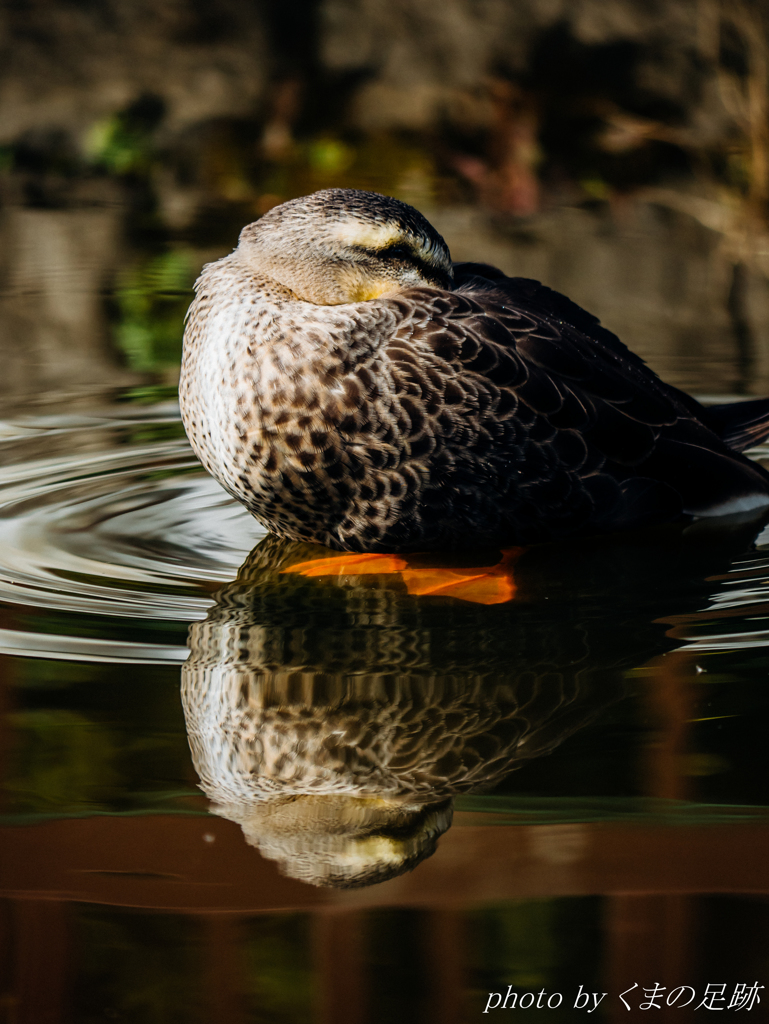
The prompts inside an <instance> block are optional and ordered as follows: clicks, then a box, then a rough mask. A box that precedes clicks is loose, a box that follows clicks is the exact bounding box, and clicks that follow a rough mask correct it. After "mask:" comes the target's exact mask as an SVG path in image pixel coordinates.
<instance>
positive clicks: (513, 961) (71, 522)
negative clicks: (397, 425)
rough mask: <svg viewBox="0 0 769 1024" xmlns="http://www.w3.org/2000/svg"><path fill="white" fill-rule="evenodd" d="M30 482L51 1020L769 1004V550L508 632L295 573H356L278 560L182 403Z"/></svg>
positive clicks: (1, 618) (351, 578)
mask: <svg viewBox="0 0 769 1024" xmlns="http://www.w3.org/2000/svg"><path fill="white" fill-rule="evenodd" d="M756 454H757V455H758V456H760V455H761V454H762V453H761V452H757V453H756ZM767 454H769V453H767ZM0 461H2V465H3V468H2V470H1V471H0V602H2V603H1V604H0V673H1V674H0V680H1V681H2V696H0V701H1V703H0V710H2V719H1V721H2V725H1V726H0V728H2V730H3V742H2V746H1V748H0V749H2V751H3V753H2V760H1V761H0V769H1V770H2V791H1V792H2V795H1V796H0V800H2V815H3V821H2V825H1V826H0V827H1V828H2V832H3V840H2V851H3V852H2V853H0V862H2V877H3V879H4V892H5V896H6V899H5V901H4V904H3V906H4V911H3V913H4V914H5V918H4V920H5V925H4V927H5V928H6V931H7V934H8V935H9V936H10V941H11V942H12V943H13V948H14V950H15V953H14V957H15V960H14V962H15V963H16V964H17V965H20V966H18V967H17V969H16V970H17V976H16V981H15V982H14V983H13V984H14V985H15V988H14V989H13V991H16V992H18V991H21V990H22V989H23V985H22V981H23V984H24V985H27V986H31V987H30V988H29V992H30V993H34V992H36V991H37V989H36V985H35V984H34V978H35V977H37V976H38V975H39V974H40V972H41V971H47V972H48V973H47V975H46V978H47V980H46V983H45V985H44V986H42V988H41V991H40V992H38V993H37V994H36V995H34V994H28V996H26V997H25V999H26V1000H27V1003H26V1005H27V1006H28V1008H29V1012H33V1011H34V1012H35V1013H37V1014H38V1018H37V1019H51V1020H59V1019H61V1020H65V1019H74V1020H78V1021H79V1020H83V1021H91V1020H94V1021H95V1020H103V1019H113V1018H114V1019H125V1020H137V1021H141V1020H148V1019H153V1020H155V1019H156V1020H163V1021H165V1020H177V1019H178V1020H180V1021H181V1020H184V1021H187V1020H198V1019H200V1020H210V1019H217V1020H219V1019H221V1020H225V1019H226V1020H230V1019H232V1020H258V1021H261V1020H270V1021H273V1020H275V1021H299V1020H311V1019H312V1020H315V1019H319V1020H320V1019H323V1020H341V1019H345V1020H346V1019H349V1020H381V1021H389V1020H392V1019H395V1017H396V1016H399V1017H403V1018H404V1019H407V1020H412V1019H413V1020H428V1019H435V1020H438V1019H441V1020H457V1021H459V1020H465V1019H466V1020H476V1019H481V1018H480V1014H481V1013H482V1011H483V1008H484V1006H485V1005H486V1001H487V999H488V998H489V994H490V993H491V992H494V991H497V990H499V991H506V990H507V989H506V986H507V985H512V986H513V987H514V989H515V990H516V991H518V992H519V993H523V992H525V991H528V990H534V989H536V991H539V990H540V989H541V988H543V987H544V988H545V989H547V991H548V992H555V991H559V992H561V993H562V994H564V997H565V1002H564V1004H563V1007H562V1008H560V1009H558V1010H552V1011H551V1012H553V1013H556V1014H559V1015H560V1016H561V1017H564V1018H565V1017H570V1016H572V1015H574V1014H575V1013H576V1011H575V1010H574V1009H573V1006H572V1004H573V1002H574V999H573V998H572V996H571V995H569V994H570V993H576V992H577V990H578V986H579V985H580V984H582V985H584V986H592V988H593V989H595V990H599V989H600V990H601V991H607V992H609V995H608V996H607V997H606V1000H605V1004H604V1007H602V1008H601V1010H600V1011H599V1012H600V1013H603V1014H604V1016H605V1017H613V1016H615V1015H617V1014H618V1013H619V1011H622V1012H623V1013H624V1012H626V1011H625V1010H624V1007H623V1006H622V1005H621V1004H620V1003H619V1001H618V993H619V992H621V991H624V989H625V988H627V987H628V985H629V984H632V983H634V982H635V981H637V982H639V984H641V985H643V984H651V983H652V982H653V981H659V980H660V979H663V980H665V979H667V984H669V985H670V986H671V987H674V986H675V985H679V984H684V983H687V984H689V983H690V984H692V985H695V984H696V985H698V986H699V989H701V990H702V991H704V986H705V984H707V983H709V982H712V981H716V980H718V981H722V980H724V979H726V981H727V982H728V983H729V985H730V986H731V987H732V989H733V988H734V985H736V984H737V983H741V982H743V981H744V982H749V983H751V984H752V983H753V982H754V981H755V980H756V978H758V980H759V981H763V980H764V973H762V972H765V971H766V965H767V960H766V956H767V950H769V917H768V916H767V913H766V909H765V902H764V901H763V898H762V899H758V898H757V896H756V895H755V894H757V893H758V892H766V890H767V888H769V886H768V885H767V877H766V869H765V863H766V855H767V854H768V853H769V810H767V805H769V781H768V780H769V772H767V767H769V766H768V765H767V759H768V758H769V748H768V747H767V744H766V742H765V737H766V730H765V712H766V709H767V703H769V697H767V688H766V670H767V664H768V663H769V655H768V654H767V650H768V648H767V642H768V640H769V618H768V616H769V604H768V602H767V597H766V588H767V580H769V533H765V532H763V530H762V527H761V524H753V525H748V526H743V527H741V528H733V529H720V530H707V529H703V528H696V529H689V530H686V531H682V530H681V529H679V528H677V527H676V528H670V529H664V530H659V531H656V532H653V533H649V534H643V535H638V536H633V537H626V538H619V539H617V538H610V539H603V540H592V541H584V540H583V541H579V542H569V543H566V544H560V545H551V546H545V547H541V548H533V549H529V550H528V551H526V552H523V553H522V554H520V555H519V556H516V559H515V561H514V564H513V565H512V567H511V570H510V572H511V576H510V579H511V581H512V591H511V592H513V597H512V600H509V601H500V602H498V603H493V604H486V603H482V602H480V601H478V600H462V599H460V598H458V597H456V596H454V597H452V596H446V594H444V595H443V596H441V595H440V594H438V593H432V594H430V593H417V592H414V587H413V586H410V585H409V582H408V579H407V575H404V573H403V572H402V571H395V572H387V573H370V572H368V573H366V572H362V571H361V572H358V571H352V570H351V571H345V572H344V573H342V574H341V575H340V574H333V573H331V572H330V571H329V572H328V573H327V574H322V575H320V576H312V575H310V576H307V575H302V574H301V573H298V572H290V573H287V572H285V570H286V569H287V568H291V567H294V566H296V565H297V564H300V565H301V564H304V563H305V562H307V561H309V560H311V559H313V558H316V557H320V555H322V554H323V553H322V552H318V551H317V550H314V549H313V548H312V547H311V546H308V545H292V544H288V543H285V542H280V541H277V540H276V539H275V538H270V537H265V535H264V532H263V531H262V530H261V528H260V527H259V526H258V524H256V523H255V521H254V520H253V519H252V518H251V517H250V516H249V515H248V514H247V513H246V512H244V511H243V510H241V508H240V507H239V506H238V505H236V504H235V503H233V502H232V501H231V500H230V499H229V498H228V497H227V495H226V494H224V492H223V491H221V489H220V488H219V487H218V485H217V484H216V483H215V482H214V481H213V480H211V479H210V478H209V477H207V476H206V475H205V474H204V473H203V472H202V471H201V469H200V468H199V466H198V464H197V463H196V461H195V459H194V457H193V456H192V454H191V451H190V449H189V447H188V445H187V442H186V439H185V438H184V435H183V431H182V429H181V424H180V420H179V417H178V411H177V408H176V406H175V404H174V403H173V402H171V401H165V402H151V403H144V404H142V403H137V402H135V401H131V400H130V395H127V396H123V397H122V398H121V399H120V400H119V401H114V402H111V403H107V402H106V401H105V402H104V403H102V404H101V405H99V406H97V405H94V406H93V408H92V409H91V410H88V411H83V412H81V411H77V412H69V413H68V412H66V411H63V412H62V411H60V410H59V411H48V412H46V411H45V410H42V411H39V412H37V413H35V414H32V413H28V414H26V415H20V414H17V415H15V416H13V417H10V418H9V419H8V421H7V422H5V423H3V424H2V432H1V433H0ZM491 561H492V562H493V561H494V559H493V558H492V559H491ZM459 568H460V569H461V568H462V567H461V566H460V567H459ZM353 569H354V567H353ZM288 798H290V799H288ZM425 858H427V859H425ZM409 867H411V868H413V870H411V871H406V873H403V871H404V869H406V868H409ZM387 878H389V879H390V880H389V881H382V879H387ZM330 882H336V883H337V884H339V883H344V884H345V885H350V884H352V885H354V886H356V887H355V888H328V884H329V883H330ZM318 883H321V885H320V887H319V886H318ZM35 936H37V938H35ZM115 950H121V951H122V952H121V956H120V957H119V958H117V959H116V958H115V957H114V956H113V955H112V953H114V951H115ZM110 951H112V952H110ZM228 951H229V952H228ZM43 953H44V954H45V955H43ZM340 963H344V964H345V965H346V966H345V968H344V970H343V971H341V973H340ZM51 964H53V965H54V966H53V967H51V966H50V965H51ZM45 965H48V966H45ZM716 967H717V973H718V972H719V971H720V973H719V974H718V978H716V977H715V975H714V976H713V977H710V974H711V973H712V972H713V970H715V969H716ZM18 971H22V974H23V978H22V981H19V977H20V976H19V975H18ZM57 972H58V974H57ZM754 975H755V977H754ZM57 978H58V981H57V980H56V979H57ZM24 979H26V981H24ZM52 979H53V980H52ZM687 979H694V980H691V981H687ZM626 982H627V984H626ZM19 985H22V989H20V988H19ZM43 990H44V993H45V994H41V993H42V992H43ZM396 992H397V993H398V994H396ZM730 992H731V989H730ZM567 996H568V998H567ZM30 1000H31V1002H30ZM35 1000H38V1003H39V1006H38V1009H37V1010H34V1007H35V1006H37V1005H38V1004H37V1003H35ZM46 1000H47V1002H46ZM41 1007H42V1008H41ZM342 1008H346V1009H344V1014H343V1013H342ZM760 1009H761V1008H758V1012H757V1013H756V1015H757V1016H758V1014H759V1013H760ZM532 1012H534V1011H532ZM666 1012H668V1011H666ZM44 1014H48V1017H45V1015H44ZM110 1015H111V1016H110ZM29 1019H35V1018H33V1017H30V1018H29Z"/></svg>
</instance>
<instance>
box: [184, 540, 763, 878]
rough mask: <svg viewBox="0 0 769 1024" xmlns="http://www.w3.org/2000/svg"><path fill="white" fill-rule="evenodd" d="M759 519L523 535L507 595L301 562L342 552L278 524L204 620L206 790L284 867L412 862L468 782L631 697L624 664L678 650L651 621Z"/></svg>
mask: <svg viewBox="0 0 769 1024" xmlns="http://www.w3.org/2000/svg"><path fill="white" fill-rule="evenodd" d="M756 529H757V527H756V524H753V526H751V525H750V524H749V525H748V526H746V527H744V528H741V529H737V530H732V531H726V532H723V531H722V532H720V533H718V534H715V533H712V532H711V533H708V534H706V535H705V536H704V537H703V536H701V535H699V534H698V530H697V528H691V527H689V528H688V529H686V530H683V531H682V530H681V529H680V528H678V527H676V528H665V529H663V530H662V531H659V532H657V533H654V534H647V535H646V536H643V537H641V536H630V537H628V536H626V537H624V538H608V539H595V540H592V541H583V542H582V543H581V545H580V546H579V547H578V548H576V547H574V546H566V545H555V544H554V545H546V546H541V547H535V548H531V549H528V550H521V551H518V552H516V554H515V558H514V559H510V558H509V557H508V562H507V563H506V567H505V570H504V572H503V573H502V575H503V576H505V574H506V578H507V579H508V583H507V584H505V587H507V589H506V590H505V589H504V587H503V592H504V593H508V594H509V596H510V597H511V598H512V599H508V600H492V601H486V600H485V599H484V596H483V594H484V591H483V588H481V590H480V592H478V591H476V596H475V598H473V597H472V594H471V595H470V599H459V598H458V597H457V596H453V597H451V596H435V593H433V594H430V593H427V594H426V593H424V588H422V589H421V590H420V588H419V587H418V586H417V587H416V591H415V587H414V585H413V581H414V577H409V576H408V573H409V572H416V571H418V568H419V567H418V565H417V569H414V567H413V565H412V566H411V567H408V566H407V567H406V570H405V572H406V576H405V577H404V570H403V569H402V568H401V569H398V567H397V566H395V567H393V566H390V567H389V571H388V567H387V566H386V565H382V564H380V565H378V566H377V568H378V569H379V570H380V571H365V570H364V571H361V568H362V566H364V565H365V562H364V563H361V565H357V563H351V564H350V565H349V566H348V567H346V569H345V572H344V574H342V573H340V572H339V571H338V565H337V563H336V560H335V559H334V560H333V561H334V567H333V569H330V570H329V571H333V575H328V576H324V575H322V574H321V571H320V570H319V571H318V572H315V571H314V570H311V571H310V572H309V574H307V570H306V568H305V567H306V566H308V565H309V566H315V567H317V566H322V564H323V556H324V555H329V556H331V555H332V554H333V553H331V552H327V551H325V549H322V548H318V547H316V546H313V545H309V544H302V543H298V542H293V541H288V540H281V539H277V538H274V537H268V538H266V540H264V541H263V542H262V543H260V544H259V545H258V546H257V547H256V548H255V549H254V550H253V551H252V552H251V554H250V555H249V557H248V559H247V560H246V562H245V563H244V565H243V566H242V567H241V570H240V573H239V576H238V579H237V580H236V581H235V582H234V583H232V584H229V585H227V586H225V587H223V588H222V589H221V590H220V591H219V592H218V595H217V597H216V603H215V605H214V607H213V608H212V609H211V610H210V612H209V614H208V616H207V618H206V620H205V621H203V622H200V623H195V624H193V625H192V627H191V629H190V637H189V646H190V649H191V654H190V657H189V659H188V661H187V662H186V664H185V665H184V668H183V670H182V698H183V704H184V711H185V717H186V721H187V730H188V734H189V740H190V746H191V748H192V755H193V760H194V763H195V768H196V770H197V772H198V774H199V776H200V782H201V787H202V789H203V790H204V791H205V793H206V794H207V796H208V797H209V798H210V799H211V800H212V802H213V810H215V811H216V813H218V814H220V815H222V816H223V817H225V818H228V819H230V820H232V821H235V822H237V823H238V824H240V826H241V827H242V829H243V832H244V834H245V837H246V839H247V841H248V842H249V843H251V844H252V845H254V846H256V847H257V848H258V849H259V851H260V852H261V853H262V854H263V855H264V856H265V857H268V858H270V859H272V860H275V861H277V862H278V864H279V866H280V869H281V870H282V871H283V873H285V874H287V875H289V876H292V877H295V878H298V879H301V880H303V881H304V882H308V883H311V884H314V885H321V886H336V887H355V886H363V885H370V884H373V883H376V882H380V881H384V880H386V879H388V878H391V877H394V876H395V875H398V874H401V873H402V872H405V871H408V870H410V869H412V868H414V867H415V866H416V865H417V864H419V863H420V861H422V860H424V859H425V858H426V857H429V856H430V855H431V854H432V853H433V852H434V851H435V848H436V844H437V841H438V839H439V837H440V835H441V834H442V833H443V832H445V831H446V829H448V828H449V826H450V824H451V819H452V810H453V798H454V796H455V795H457V794H463V793H471V792H479V791H482V790H488V789H490V788H492V787H494V786H495V785H496V784H497V783H499V782H500V781H501V780H502V779H503V778H504V777H505V776H506V775H507V774H508V773H509V772H511V771H512V770H513V769H515V768H516V767H518V766H520V765H521V764H522V763H523V762H525V761H526V760H528V759H531V758H536V757H541V756H542V755H545V754H548V753H550V752H551V751H552V750H553V749H554V748H555V747H556V746H557V745H558V744H560V743H561V742H562V741H563V740H565V739H566V738H567V737H568V736H570V735H571V734H573V733H574V732H575V731H577V730H578V729H580V728H581V727H582V726H584V725H585V724H587V723H588V722H589V721H590V720H591V719H593V718H594V717H595V716H596V715H597V714H598V713H599V712H601V710H602V709H604V708H606V707H607V706H609V705H610V704H612V703H613V702H615V701H616V700H618V699H619V698H620V697H621V696H622V695H623V693H624V691H625V682H624V678H625V676H624V673H625V671H626V670H627V669H628V668H631V667H633V666H636V665H639V664H642V663H643V662H645V661H647V660H648V659H649V658H651V657H653V656H654V655H656V654H659V653H662V652H663V651H665V650H668V649H670V648H672V647H674V646H676V643H675V642H674V641H671V640H669V639H668V638H667V637H666V636H665V632H664V625H662V624H660V623H658V622H655V620H657V619H659V618H660V617H661V616H664V615H671V614H674V613H675V614H680V613H685V612H690V611H693V610H695V609H696V608H698V607H702V604H703V603H704V601H705V600H706V598H707V596H708V593H709V590H710V588H709V586H708V584H707V582H706V581H705V577H707V576H710V575H712V574H714V573H717V572H721V571H724V570H725V569H726V568H727V567H728V564H729V561H730V557H731V556H733V555H735V554H737V553H739V552H741V551H744V550H745V549H746V547H747V546H748V545H749V543H750V540H751V539H752V537H753V536H754V535H755V533H756ZM417 561H418V560H417ZM495 561H496V562H497V563H499V554H498V553H497V554H496V555H493V554H492V555H489V556H487V557H481V556H478V557H476V559H475V560H474V565H476V566H477V565H478V564H481V565H492V566H493V565H494V564H495ZM503 561H504V560H503ZM356 565H357V569H356ZM431 565H432V566H433V569H434V566H435V563H431ZM423 568H424V567H423ZM443 569H444V571H447V572H450V573H455V574H457V575H459V576H461V575H462V572H463V569H462V567H461V566H459V565H456V564H454V565H444V566H443ZM429 571H433V570H432V569H429V567H428V575H429ZM356 572H357V574H356ZM469 575H470V576H472V575H473V574H472V572H471V573H469ZM490 575H493V573H491V574H490ZM499 575H500V572H499V571H497V576H499ZM410 580H411V584H410ZM493 587H494V588H496V589H495V590H494V592H495V593H499V592H500V591H499V584H498V583H494V584H493ZM428 590H429V588H428ZM444 593H445V590H444ZM478 593H480V595H481V596H480V597H478ZM465 596H466V598H467V594H466V595H465Z"/></svg>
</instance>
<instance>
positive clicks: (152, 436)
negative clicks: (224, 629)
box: [0, 404, 263, 662]
mask: <svg viewBox="0 0 769 1024" xmlns="http://www.w3.org/2000/svg"><path fill="white" fill-rule="evenodd" d="M0 461H2V463H3V468H2V469H0V602H2V604H3V605H5V609H4V611H3V614H2V618H1V619H0V627H2V628H0V653H12V654H25V655H27V656H37V657H46V658H50V657H53V658H65V659H77V660H98V661H139V662H147V661H151V662H154V661H167V660H175V661H181V660H183V659H184V658H185V657H186V653H187V651H186V646H185V645H184V634H185V632H186V624H187V623H189V622H190V621H192V620H194V619H199V618H202V617H204V616H205V613H206V610H207V609H208V607H209V606H210V604H211V599H210V596H209V595H210V593H211V592H212V591H213V590H215V589H216V587H217V586H218V585H220V584H221V583H223V582H226V581H227V580H230V579H232V578H233V577H234V576H235V575H236V573H237V569H238V566H239V565H240V563H241V562H242V561H243V559H244V557H245V556H246V554H247V553H248V552H249V551H250V550H251V548H252V547H253V546H254V544H255V543H256V542H257V540H258V539H259V538H260V537H261V536H263V531H262V530H261V528H260V527H259V526H258V524H257V523H256V522H255V521H254V520H253V519H252V517H251V516H249V515H248V514H247V513H246V512H245V511H243V510H242V509H241V508H240V506H239V505H237V503H235V502H234V501H232V499H230V498H229V497H228V496H227V495H226V494H225V493H224V492H223V491H222V489H221V488H220V487H219V486H218V484H216V482H215V481H213V480H212V479H211V478H210V477H208V476H207V475H206V474H205V473H204V472H203V470H202V469H201V468H200V466H199V464H198V462H197V461H196V459H195V457H194V456H193V454H192V452H191V450H190V448H189V445H188V444H187V441H186V439H185V437H184V432H183V430H182V427H181V422H180V419H179V415H178V410H177V409H176V407H175V405H172V404H167V405H163V406H153V407H151V408H149V409H148V408H146V407H145V408H141V407H140V408H138V409H137V408H134V407H131V406H118V407H113V408H111V409H109V410H107V411H105V412H104V413H102V414H99V415H93V416H56V417H39V418H35V419H31V418H25V419H24V420H23V422H20V423H18V424H10V423H2V424H0ZM83 616H86V617H87V626H86V628H83V626H82V623H83ZM147 623H151V624H152V630H153V633H154V634H157V635H162V634H163V632H164V629H165V632H166V633H169V631H170V633H171V634H172V635H173V637H174V639H176V635H178V637H179V642H178V643H170V644H167V643H151V642H147V640H146V639H144V638H143V637H144V636H146V628H145V629H142V628H141V627H142V624H147ZM174 624H177V626H176V628H173V627H174ZM68 626H69V627H70V628H67V627H68ZM84 634H85V635H84ZM140 636H142V639H140Z"/></svg>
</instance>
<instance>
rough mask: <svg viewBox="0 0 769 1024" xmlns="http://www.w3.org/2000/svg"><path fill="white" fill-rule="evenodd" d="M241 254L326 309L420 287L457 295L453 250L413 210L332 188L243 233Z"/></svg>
mask: <svg viewBox="0 0 769 1024" xmlns="http://www.w3.org/2000/svg"><path fill="white" fill-rule="evenodd" d="M236 253H237V255H238V257H239V259H240V260H241V261H242V262H243V263H244V264H245V265H246V266H247V267H248V268H249V269H250V270H252V271H253V272H254V273H255V274H258V275H259V276H260V277H267V278H271V279H272V280H274V281H277V282H278V283H279V284H281V285H283V286H284V287H285V288H288V289H290V290H291V291H292V292H293V293H294V294H295V295H296V296H297V297H298V298H300V299H303V300H304V301H306V302H312V303H315V304H317V305H323V306H337V305H341V304H343V303H346V302H364V301H367V300H369V299H377V298H379V297H380V296H383V295H389V294H395V293H397V292H399V291H403V290H404V289H406V288H414V287H418V286H420V285H423V286H424V285H427V286H429V287H437V288H447V289H450V288H451V287H452V284H453V276H454V275H453V270H452V263H451V256H450V254H449V250H448V246H447V245H446V243H445V242H444V240H443V239H442V238H441V236H440V235H439V234H438V232H437V231H436V230H435V228H433V227H432V225H431V224H430V223H429V222H428V221H427V220H426V219H425V218H424V217H423V216H422V214H421V213H419V211H418V210H415V209H414V208H413V207H411V206H408V205H407V204H406V203H401V202H399V200H397V199H392V198H390V197H388V196H381V195H378V194H377V193H374V192H359V191H356V190H355V189H344V188H332V189H325V190H324V191H322V192H315V193H314V194H313V195H310V196H304V197H302V198H301V199H292V200H291V201H290V202H287V203H283V204H282V205H280V206H276V207H274V208H273V209H272V210H270V211H269V213H266V214H265V215H264V216H263V217H262V218H261V219H260V220H258V221H255V222H254V223H253V224H248V225H247V226H246V227H245V228H243V230H242V231H241V233H240V240H239V242H238V247H237V250H236Z"/></svg>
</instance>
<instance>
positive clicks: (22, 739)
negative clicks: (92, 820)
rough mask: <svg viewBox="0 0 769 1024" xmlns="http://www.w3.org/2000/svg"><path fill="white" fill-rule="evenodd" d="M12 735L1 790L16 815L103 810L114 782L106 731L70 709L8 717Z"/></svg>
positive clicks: (111, 743)
mask: <svg viewBox="0 0 769 1024" xmlns="http://www.w3.org/2000/svg"><path fill="white" fill-rule="evenodd" d="M9 724H10V725H11V726H12V728H13V729H14V730H15V732H16V744H15V749H14V753H15V755H16V756H15V757H14V761H15V764H14V769H15V770H14V771H12V772H11V774H10V777H9V778H8V780H7V781H6V791H7V792H8V794H9V796H10V797H11V798H12V800H13V804H14V805H15V807H14V809H15V810H16V811H18V812H19V813H25V812H26V813H29V812H38V813H40V812H43V813H44V812H50V811H56V812H59V813H76V812H78V811H94V810H103V809H105V807H106V805H107V801H108V800H109V797H110V795H111V794H112V791H113V790H114V787H115V786H116V784H117V781H118V779H117V773H116V771H115V766H114V759H115V746H114V741H113V739H112V737H111V736H110V734H109V732H108V730H106V729H104V728H103V727H101V726H100V725H97V724H96V723H95V722H93V721H91V720H89V719H88V718H86V717H85V716H84V715H81V714H79V713H77V712H75V711H65V710H61V709H55V710H54V709H43V710H28V711H18V712H15V713H14V714H12V715H10V716H9Z"/></svg>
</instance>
